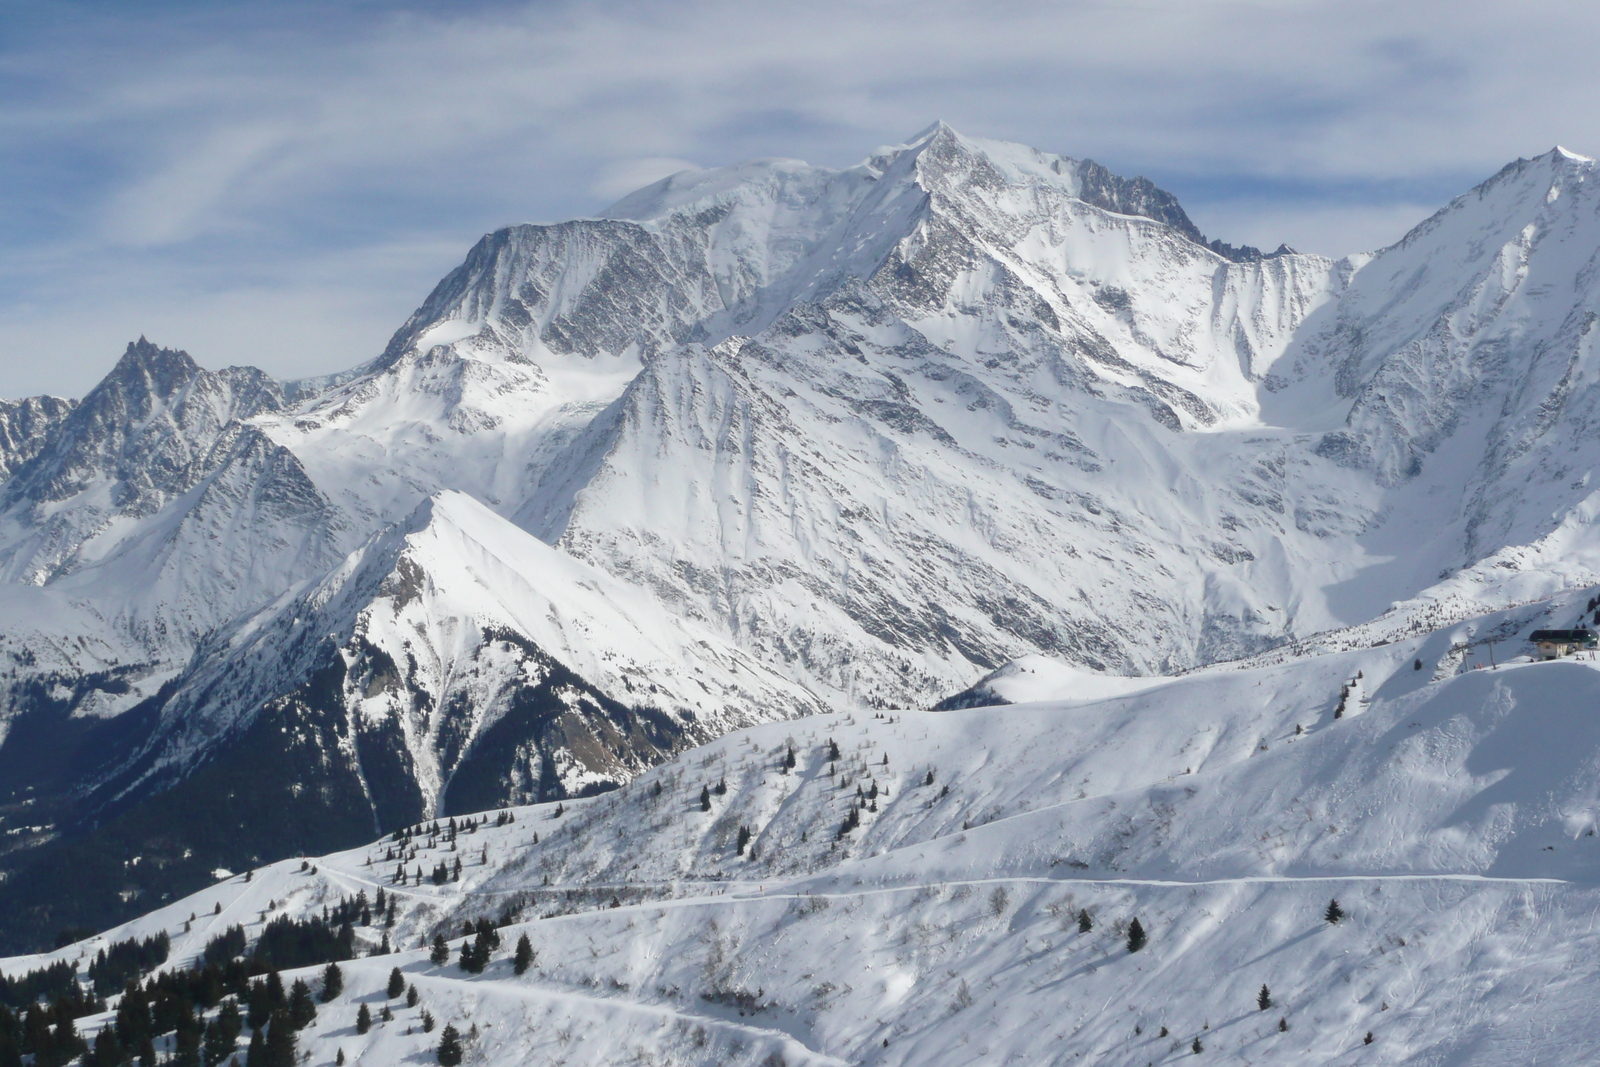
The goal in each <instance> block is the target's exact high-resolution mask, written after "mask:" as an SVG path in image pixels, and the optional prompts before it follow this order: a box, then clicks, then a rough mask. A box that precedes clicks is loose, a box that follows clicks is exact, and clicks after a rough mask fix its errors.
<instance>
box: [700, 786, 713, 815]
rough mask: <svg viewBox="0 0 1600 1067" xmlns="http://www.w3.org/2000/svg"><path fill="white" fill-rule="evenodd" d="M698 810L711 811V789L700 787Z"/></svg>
mask: <svg viewBox="0 0 1600 1067" xmlns="http://www.w3.org/2000/svg"><path fill="white" fill-rule="evenodd" d="M700 810H701V811H710V810H711V787H710V786H704V785H703V786H701V787H700Z"/></svg>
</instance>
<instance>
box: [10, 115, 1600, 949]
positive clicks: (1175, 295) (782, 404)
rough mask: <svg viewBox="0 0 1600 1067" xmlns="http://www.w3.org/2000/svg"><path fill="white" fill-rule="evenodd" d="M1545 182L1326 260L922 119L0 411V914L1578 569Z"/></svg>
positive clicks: (678, 186) (1043, 156) (1555, 247)
mask: <svg viewBox="0 0 1600 1067" xmlns="http://www.w3.org/2000/svg"><path fill="white" fill-rule="evenodd" d="M1593 169H1594V164H1593V163H1592V162H1591V161H1587V160H1584V159H1582V158H1581V157H1575V156H1572V155H1571V154H1570V153H1565V152H1562V151H1556V152H1552V153H1549V154H1547V155H1545V156H1541V157H1538V158H1536V159H1533V160H1523V161H1519V162H1517V163H1515V164H1512V165H1511V166H1509V167H1507V168H1506V169H1505V170H1503V171H1502V172H1501V173H1500V174H1498V175H1496V176H1495V177H1493V178H1491V179H1490V180H1489V181H1487V182H1485V183H1484V184H1483V185H1481V186H1479V187H1478V188H1477V189H1475V190H1473V191H1471V192H1469V193H1467V194H1465V195H1464V196H1462V197H1460V198H1457V200H1455V201H1453V202H1452V203H1451V204H1450V205H1449V206H1447V207H1446V208H1444V209H1443V210H1442V211H1440V212H1439V213H1438V214H1436V215H1435V216H1434V217H1433V218H1431V219H1430V220H1427V221H1426V222H1424V223H1423V224H1421V225H1419V226H1418V227H1417V228H1415V229H1414V230H1413V231H1412V232H1411V233H1410V234H1408V235H1407V236H1406V237H1405V238H1404V239H1403V240H1401V241H1400V242H1399V243H1397V244H1396V245H1394V246H1391V247H1390V248H1387V249H1384V250H1381V251H1379V252H1377V253H1375V254H1373V255H1371V256H1358V257H1350V258H1347V259H1344V260H1340V261H1333V260H1329V259H1327V258H1326V257H1321V256H1311V255H1302V254H1298V253H1293V252H1291V251H1289V250H1287V249H1280V250H1279V251H1278V252H1276V253H1273V254H1270V255H1266V256H1263V255H1260V254H1259V253H1258V252H1256V251H1255V250H1252V249H1236V248H1232V247H1231V246H1226V245H1224V244H1221V243H1220V242H1207V241H1206V240H1205V239H1204V237H1203V236H1202V235H1201V234H1200V233H1199V231H1198V230H1197V229H1196V228H1195V227H1194V225H1193V223H1192V221H1190V220H1189V219H1188V217H1187V215H1186V214H1184V213H1183V210H1182V208H1181V206H1179V205H1178V203H1177V201H1176V199H1175V198H1173V197H1172V196H1171V195H1170V194H1168V193H1165V192H1164V191H1162V190H1160V189H1159V188H1157V187H1155V186H1154V185H1152V184H1151V183H1149V182H1148V181H1146V180H1144V179H1131V180H1130V179H1122V178H1119V177H1116V176H1115V175H1112V174H1110V172H1108V171H1106V170H1105V169H1104V168H1102V167H1100V166H1099V165H1098V164H1094V163H1092V162H1090V161H1087V160H1075V159H1071V158H1068V157H1063V156H1054V155H1049V154H1047V153H1043V152H1039V151H1036V150H1034V149H1031V148H1025V147H1023V146H1017V145H1007V144H1004V143H1001V142H994V141H985V140H980V139H975V138H970V137H966V136H963V135H961V134H959V133H957V132H956V131H954V130H952V129H950V128H949V127H947V126H944V125H943V124H938V125H935V126H933V127H930V128H929V129H928V130H926V131H924V132H923V133H922V134H919V135H918V136H917V137H914V138H912V139H911V140H909V141H908V142H907V143H905V144H903V145H897V146H890V147H887V148H884V149H881V150H879V151H877V152H874V153H873V154H872V155H871V156H869V157H868V158H867V159H866V160H865V161H864V162H863V163H861V164H860V165H858V166H856V167H852V168H846V169H844V170H840V171H834V170H828V169H825V168H818V167H811V166H808V165H806V164H803V163H799V162H797V161H792V160H761V161H756V162H753V163H747V164H741V165H738V166H734V167H728V168H719V169H716V170H711V171H701V172H687V173H684V174H679V175H674V176H672V177H670V178H667V179H664V180H663V181H661V182H658V183H656V184H655V185H653V186H650V187H648V188H646V189H644V190H640V191H639V192H637V193H634V194H631V195H630V196H628V197H625V198H624V199H623V200H621V201H620V202H618V203H617V204H616V205H614V206H613V207H612V208H610V209H609V210H607V211H606V212H604V213H603V214H602V215H601V216H600V217H597V218H592V219H579V220H573V221H570V222H564V223H557V224H553V225H524V226H514V227H510V228H507V229H505V230H501V231H498V232H496V233H494V234H490V235H487V236H486V237H485V238H484V239H483V240H482V241H480V242H479V243H478V244H477V245H476V246H475V247H474V248H473V249H472V250H471V251H470V252H469V254H468V256H467V258H466V260H465V261H464V263H463V264H462V266H461V267H459V268H458V269H457V270H455V271H453V272H451V274H449V275H448V276H446V278H444V279H443V280H442V281H441V282H440V283H439V285H438V286H437V287H436V288H435V290H434V291H433V292H432V293H431V294H430V295H429V296H428V297H427V299H426V300H425V301H424V302H423V304H422V305H421V306H420V307H419V309H418V310H417V312H416V313H414V314H413V315H412V316H411V318H410V319H409V320H408V321H407V322H406V323H405V324H403V325H402V327H401V328H400V329H399V330H398V331H397V332H396V334H395V335H394V338H393V339H392V340H391V342H390V343H389V345H388V346H387V348H386V350H385V351H384V352H383V353H382V354H381V355H379V356H378V357H377V358H375V359H372V360H370V361H368V362H365V363H360V364H358V365H357V366H356V367H355V368H354V369H352V370H349V371H344V372H339V373H335V374H332V375H329V376H327V377H325V378H322V379H317V380H313V381H306V382H298V383H279V382H274V381H272V380H271V379H270V378H269V377H267V376H266V375H263V374H261V373H260V372H258V371H254V370H250V369H240V368H231V369H228V370H225V371H219V372H212V371H207V370H204V369H203V368H201V367H200V366H199V365H198V364H196V363H195V362H194V360H193V359H191V358H190V357H189V356H187V355H186V354H183V353H180V352H175V351H172V350H169V349H163V348H160V347H158V346H156V345H153V344H150V343H148V342H146V341H143V340H141V341H140V342H138V343H136V344H133V345H130V347H129V350H128V352H127V353H126V354H125V355H124V357H123V359H122V361H121V362H119V364H118V365H117V367H116V369H114V370H113V372H112V373H111V375H109V376H108V377H107V379H106V381H105V382H103V383H101V385H100V386H98V387H97V388H96V389H95V390H94V391H92V392H91V393H90V394H89V396H87V397H85V399H84V400H83V401H82V402H80V403H77V404H76V405H74V404H72V403H70V402H66V401H52V400H46V399H36V400H32V401H24V402H20V403H19V404H15V405H8V406H7V407H6V408H5V409H4V411H0V445H3V448H4V451H3V453H0V458H3V460H4V463H5V464H6V468H7V469H8V470H10V471H11V472H12V473H11V474H10V475H9V477H7V478H6V480H5V481H4V483H3V484H0V575H3V577H4V578H5V583H4V584H3V585H0V618H4V619H5V620H6V625H5V626H4V627H0V655H4V656H5V657H6V659H5V660H4V661H3V662H4V663H5V668H6V669H5V671H4V673H3V675H0V786H4V787H7V789H8V790H9V799H7V798H4V797H0V820H3V822H4V825H5V827H6V828H7V829H14V828H19V827H20V828H21V832H19V833H18V834H16V835H11V836H8V839H7V844H6V846H4V847H5V848H6V849H7V851H5V852H4V853H0V873H4V874H5V875H6V880H5V881H4V882H0V898H5V897H6V895H7V894H8V893H10V894H18V895H16V896H14V897H12V898H10V899H11V900H12V901H13V903H16V902H20V901H22V900H24V898H25V899H26V900H28V901H32V902H34V903H31V904H29V905H28V906H30V907H32V906H34V904H37V903H38V902H40V901H44V902H47V903H48V902H53V901H57V900H58V898H59V896H60V894H59V893H54V892H53V891H51V890H49V889H48V887H50V886H52V885H54V883H53V882H52V881H51V878H53V877H54V875H51V874H49V872H50V871H51V870H60V869H61V868H59V867H51V864H58V865H59V864H64V863H66V862H67V861H66V859H65V857H67V856H69V855H76V856H79V857H80V862H92V863H97V864H101V867H97V868H96V870H99V871H100V875H97V877H103V878H104V879H105V881H106V884H107V889H106V895H104V896H103V897H101V898H100V901H99V903H97V904H96V905H95V907H96V908H98V909H99V911H98V912H97V914H99V915H102V916H106V917H109V916H120V915H125V914H128V913H129V909H130V908H131V907H133V905H132V904H131V903H130V902H131V900H133V899H137V894H141V893H145V892H149V893H152V894H157V895H159V894H160V893H162V892H172V891H174V887H182V886H190V885H193V884H197V883H195V881H194V879H196V878H200V877H201V876H202V875H203V874H204V872H205V871H207V870H209V869H210V868H211V867H213V866H216V865H218V864H222V865H230V864H231V865H234V866H245V865H249V864H253V863H256V862H262V861H265V860H266V859H269V858H270V857H271V856H274V855H286V854H289V853H290V851H295V850H298V851H302V852H311V853H320V852H325V851H329V850H332V849H335V848H337V847H339V846H340V845H341V844H344V843H348V842H350V841H354V840H359V839H361V837H363V836H367V835H370V834H372V833H373V832H375V831H376V830H383V829H387V828H389V827H392V826H393V825H396V824H397V820H398V821H401V822H404V821H414V820H415V819H419V818H424V817H431V816H432V815H433V814H436V813H443V814H446V815H448V813H449V812H451V811H459V810H466V809H465V808H463V807H461V805H463V804H468V803H470V804H471V805H473V806H475V807H478V808H486V807H491V806H493V805H495V804H508V803H524V802H528V801H534V800H557V799H561V798H571V797H573V796H577V795H581V794H583V793H585V792H586V791H593V790H597V789H605V788H609V787H612V786H615V785H619V784H621V783H623V782H626V781H629V780H632V779H633V778H635V777H637V776H638V775H639V774H640V773H642V772H643V771H644V770H645V769H646V768H647V767H649V766H652V765H655V764H657V763H659V762H661V761H663V760H667V759H670V758H672V756H673V755H674V753H677V752H680V751H682V750H684V749H686V748H688V747H691V746H694V745H697V744H700V743H703V742H705V741H707V740H709V739H710V738H712V737H714V736H716V735H717V734H719V733H721V732H723V731H725V730H727V729H730V728H735V727H743V726H746V725H750V724H755V723H760V722H766V721H771V720H774V719H787V718H789V717H792V716H796V715H803V714H811V713H816V712H818V711H819V710H821V709H823V708H827V707H835V708H855V709H868V710H872V709H878V710H882V711H885V712H887V711H889V710H900V709H905V708H912V707H927V706H931V705H933V704H935V703H936V702H938V701H941V700H944V699H946V698H951V697H952V696H953V695H954V694H971V693H973V692H974V691H973V690H970V689H969V687H972V686H973V685H974V683H976V682H979V680H980V679H984V678H985V677H1011V678H1020V677H1022V673H1023V672H1024V670H1032V669H1038V668H1041V666H1042V665H1044V664H1050V666H1049V667H1048V670H1049V671H1051V672H1054V673H1055V674H1062V675H1064V677H1065V679H1066V683H1065V684H1075V685H1078V686H1080V687H1081V686H1082V685H1084V684H1086V683H1085V679H1094V678H1099V679H1104V678H1119V679H1127V678H1149V677H1155V676H1163V675H1172V674H1176V673H1179V672H1192V671H1195V670H1197V669H1201V668H1204V667H1205V666H1206V665H1208V664H1214V663H1222V662H1244V663H1251V662H1257V661H1261V657H1274V656H1276V657H1278V659H1279V660H1280V661H1282V662H1290V661H1294V660H1298V659H1304V658H1309V657H1312V656H1313V655H1315V654H1318V653H1321V652H1325V651H1327V650H1329V649H1335V648H1338V647H1340V646H1345V647H1349V644H1350V642H1352V641H1355V640H1357V637H1358V635H1359V636H1360V637H1361V639H1366V638H1367V637H1370V638H1371V639H1373V640H1378V639H1382V640H1396V639H1401V638H1409V637H1411V636H1414V635H1415V634H1417V633H1421V632H1425V631H1428V630H1431V629H1434V628H1437V627H1439V626H1442V625H1445V624H1447V623H1454V622H1456V621H1459V620H1464V619H1469V618H1472V617H1477V616H1483V615H1484V614H1485V613H1486V612H1493V611H1499V610H1502V609H1508V608H1510V607H1512V606H1513V605H1516V604H1526V603H1528V602H1530V601H1546V600H1548V598H1550V597H1553V596H1558V595H1562V594H1563V592H1564V591H1567V590H1571V589H1575V588H1581V587H1585V586H1588V585H1591V584H1594V583H1595V582H1596V581H1597V580H1600V564H1597V562H1596V553H1595V548H1594V546H1595V544H1596V542H1595V538H1594V536H1593V516H1594V514H1595V511H1594V505H1593V503H1592V502H1591V499H1590V489H1589V487H1588V482H1589V476H1590V472H1589V468H1590V466H1591V465H1592V460H1590V459H1589V458H1588V457H1589V456H1591V455H1592V454H1593V451H1594V444H1593V441H1594V435H1593V430H1592V426H1593V425H1595V420H1594V419H1593V417H1592V411H1591V409H1592V406H1593V404H1594V402H1595V399H1596V397H1597V396H1600V394H1597V393H1596V391H1595V389H1594V388H1593V381H1592V375H1591V371H1590V367H1589V364H1590V362H1591V357H1590V354H1589V342H1588V337H1589V328H1590V326H1591V325H1592V321H1593V320H1595V318H1596V309H1594V305H1595V303H1596V301H1597V300H1600V292H1597V291H1596V285H1595V277H1596V276H1595V274H1594V272H1593V271H1592V270H1591V269H1590V265H1591V263H1592V262H1593V258H1594V256H1595V254H1596V250H1597V249H1600V230H1597V229H1596V225H1597V224H1596V223H1595V222H1594V221H1593V220H1594V217H1595V212H1594V210H1593V205H1592V204H1590V201H1589V198H1590V197H1591V196H1592V195H1593V192H1592V190H1593V186H1594V183H1593V182H1592V181H1590V176H1591V174H1592V173H1593ZM1395 605H1399V606H1398V607H1396V606H1395ZM1518 618H1519V619H1520V618H1521V616H1518ZM1508 619H1509V616H1508ZM1497 625H1498V624H1497ZM1506 625H1508V626H1509V625H1510V623H1509V622H1507V623H1506ZM1520 626H1521V622H1518V623H1517V627H1520ZM1513 629H1516V632H1517V633H1518V634H1520V633H1521V632H1522V630H1521V629H1517V628H1516V627H1513ZM1524 629H1525V627H1524ZM1316 635H1323V636H1322V637H1317V636H1316ZM1380 635H1381V637H1380ZM1263 662H1264V661H1263ZM1007 664H1024V665H1032V666H1031V667H1027V668H1021V667H1009V668H1008V667H1007V666H1006V665H1007ZM996 671H999V672H1001V674H1000V675H993V672H996ZM1008 671H1009V672H1010V673H1009V674H1007V673H1006V672H1008ZM986 684H987V683H986ZM1117 684H1121V683H1117ZM1127 684H1128V685H1129V686H1130V687H1132V688H1142V687H1143V683H1139V682H1129V683H1127ZM980 688H981V687H980ZM1096 691H1097V692H1099V690H1096ZM1130 691H1131V689H1130ZM996 692H997V693H998V692H999V691H998V690H996ZM1001 698H1002V699H1011V698H1009V697H1004V696H1003V695H1002V696H1001ZM961 699H966V698H965V697H963V698H961ZM969 702H970V701H969ZM268 769H270V773H268ZM238 775H245V776H247V777H248V778H249V782H250V785H249V788H248V789H239V788H235V787H234V786H233V785H232V784H230V783H231V782H233V781H235V780H236V776H238ZM230 776H235V777H230ZM264 798H271V799H270V801H269V800H266V799H264ZM457 798H460V799H457ZM247 801H248V802H249V803H247ZM250 803H255V804H261V803H270V804H273V805H281V808H282V810H283V811H284V812H285V813H290V814H286V816H285V817H284V818H283V819H282V820H281V823H280V825H279V826H277V827H275V828H273V829H272V830H271V831H270V832H268V831H265V830H262V829H260V828H257V827H254V826H252V825H251V824H250V817H249V815H248V811H249V804H250ZM192 811H204V812H208V813H211V812H214V813H216V814H215V818H214V819H207V820H197V821H196V822H195V825H193V826H192V827H190V828H189V830H186V831H184V832H180V833H178V834H175V835H174V834H170V833H167V828H164V827H163V826H162V825H161V822H160V819H159V818H158V817H157V816H158V814H161V813H166V814H164V815H162V816H161V817H162V818H168V819H175V820H178V821H179V822H183V820H184V819H185V818H187V817H188V816H187V815H186V814H185V813H187V812H192ZM227 820H234V821H233V822H231V823H229V822H227ZM185 834H188V835H189V836H188V837H185ZM163 835H165V836H163ZM91 843H92V847H91ZM75 849H76V850H79V851H77V852H74V851H73V850H75ZM136 855H140V856H156V855H159V856H160V857H161V860H160V863H149V864H141V865H140V869H137V870H136V869H134V868H133V867H132V866H128V864H131V863H132V858H133V857H134V856H136ZM83 856H90V857H99V858H91V859H82V858H81V857H83ZM49 857H56V858H54V859H50V858H49ZM224 860H225V861H226V862H224ZM119 865H122V866H119ZM102 868H103V869H102ZM162 872H165V873H162ZM113 885H117V886H121V887H122V888H121V889H117V890H114V889H112V888H110V887H111V886H113ZM124 892H126V893H132V894H135V896H131V897H123V896H120V894H121V893H124ZM19 906H20V905H19ZM40 906H43V905H42V904H41V905H40ZM52 906H58V905H52ZM17 914H21V912H17ZM41 914H42V913H41ZM52 914H54V913H52ZM30 921H33V922H36V923H45V922H55V921H56V920H55V919H50V920H45V919H43V918H36V919H35V920H30ZM62 921H65V919H64V917H63V919H62ZM95 921H97V922H99V921H102V920H101V919H96V920H95ZM0 936H3V937H16V936H17V934H16V932H15V931H12V932H9V933H8V932H7V931H5V930H0Z"/></svg>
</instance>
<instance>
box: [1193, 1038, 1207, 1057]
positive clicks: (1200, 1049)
mask: <svg viewBox="0 0 1600 1067" xmlns="http://www.w3.org/2000/svg"><path fill="white" fill-rule="evenodd" d="M1205 1050H1206V1047H1205V1046H1204V1045H1202V1044H1201V1043H1200V1039H1199V1038H1198V1037H1197V1038H1195V1039H1194V1044H1192V1045H1190V1046H1189V1051H1190V1052H1192V1053H1194V1054H1195V1055H1196V1056H1198V1055H1200V1053H1202V1052H1204V1051H1205Z"/></svg>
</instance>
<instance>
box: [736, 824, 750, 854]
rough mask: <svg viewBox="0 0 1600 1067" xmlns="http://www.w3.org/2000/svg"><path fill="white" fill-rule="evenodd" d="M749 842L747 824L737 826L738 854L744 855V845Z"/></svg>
mask: <svg viewBox="0 0 1600 1067" xmlns="http://www.w3.org/2000/svg"><path fill="white" fill-rule="evenodd" d="M749 843H750V827H748V826H741V827H739V846H738V848H737V850H736V851H737V853H738V854H739V855H741V856H742V855H744V849H745V846H746V845H748V844H749Z"/></svg>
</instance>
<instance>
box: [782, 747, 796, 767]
mask: <svg viewBox="0 0 1600 1067" xmlns="http://www.w3.org/2000/svg"><path fill="white" fill-rule="evenodd" d="M794 763H795V760H794V749H793V748H791V749H789V751H788V753H787V754H786V755H785V756H784V757H783V767H784V769H785V770H789V771H792V770H794Z"/></svg>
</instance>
